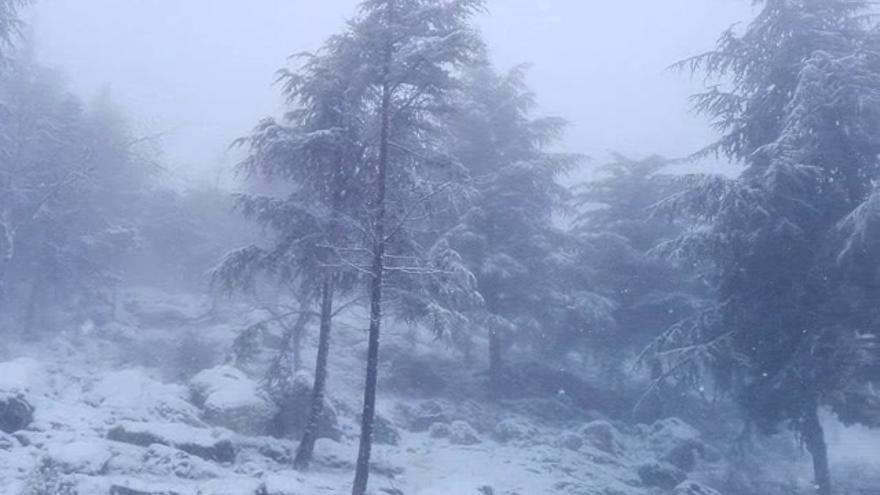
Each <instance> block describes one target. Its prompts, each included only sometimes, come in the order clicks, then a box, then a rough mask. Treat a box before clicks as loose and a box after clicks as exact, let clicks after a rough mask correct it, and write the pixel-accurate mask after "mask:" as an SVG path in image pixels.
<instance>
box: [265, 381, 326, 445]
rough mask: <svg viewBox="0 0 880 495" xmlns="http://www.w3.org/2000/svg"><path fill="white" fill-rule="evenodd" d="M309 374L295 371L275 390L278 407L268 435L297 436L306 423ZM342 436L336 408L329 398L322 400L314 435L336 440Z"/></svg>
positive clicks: (310, 397)
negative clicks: (283, 384)
mask: <svg viewBox="0 0 880 495" xmlns="http://www.w3.org/2000/svg"><path fill="white" fill-rule="evenodd" d="M313 382H314V380H313V379H312V376H311V375H310V374H309V373H307V372H305V371H299V372H297V373H296V374H295V375H294V376H293V378H292V379H291V380H289V383H288V384H287V386H286V387H284V388H283V389H282V390H280V391H279V392H278V395H279V396H280V397H279V398H278V399H277V403H278V408H277V412H276V414H275V417H274V419H273V421H272V434H273V435H274V436H277V437H284V438H298V437H299V435H300V434H301V433H302V431H303V429H304V428H305V426H306V423H307V421H308V418H309V411H310V409H311V403H312V383H313ZM341 435H342V432H341V431H340V428H339V419H338V415H337V412H336V408H335V407H333V404H332V403H331V402H330V401H329V400H326V399H325V400H324V405H323V407H322V409H321V419H320V420H319V422H318V436H319V437H321V438H331V439H334V440H338V439H339V438H340V437H341Z"/></svg>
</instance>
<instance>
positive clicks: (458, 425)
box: [449, 420, 482, 445]
mask: <svg viewBox="0 0 880 495" xmlns="http://www.w3.org/2000/svg"><path fill="white" fill-rule="evenodd" d="M449 441H450V442H451V443H453V444H455V445H476V444H478V443H482V441H481V440H480V437H479V436H477V431H476V430H474V428H473V427H472V426H471V425H470V423H468V422H467V421H461V420H459V421H453V422H452V424H451V425H449Z"/></svg>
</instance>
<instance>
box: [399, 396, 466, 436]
mask: <svg viewBox="0 0 880 495" xmlns="http://www.w3.org/2000/svg"><path fill="white" fill-rule="evenodd" d="M399 412H400V415H401V416H402V417H403V422H404V425H405V427H406V428H407V429H408V430H410V431H417V432H420V431H428V429H429V428H431V425H433V424H435V423H449V422H450V421H452V420H453V418H454V416H455V410H454V407H452V406H451V405H450V404H448V403H446V402H445V401H438V400H427V401H424V402H421V403H419V404H418V405H416V406H415V407H409V406H405V405H403V406H400V407H399Z"/></svg>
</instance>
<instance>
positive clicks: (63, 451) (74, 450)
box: [48, 438, 113, 475]
mask: <svg viewBox="0 0 880 495" xmlns="http://www.w3.org/2000/svg"><path fill="white" fill-rule="evenodd" d="M48 457H49V459H51V461H52V462H53V463H54V464H55V465H56V466H58V469H59V470H60V471H61V472H63V473H65V474H71V473H79V474H89V475H95V474H100V473H102V472H104V471H105V470H106V469H107V465H108V463H109V461H110V459H111V458H112V457H113V453H112V451H111V449H110V447H109V446H108V442H107V441H106V440H103V439H100V438H89V439H83V440H76V441H73V442H69V443H59V444H52V445H50V446H49V448H48Z"/></svg>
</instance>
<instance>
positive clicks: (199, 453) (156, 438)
mask: <svg viewBox="0 0 880 495" xmlns="http://www.w3.org/2000/svg"><path fill="white" fill-rule="evenodd" d="M107 438H108V439H110V440H114V441H117V442H123V443H128V444H132V445H139V446H141V447H149V446H151V445H154V444H159V445H165V446H168V447H174V448H176V449H178V450H182V451H184V452H186V453H188V454H191V455H194V456H196V457H201V458H202V459H205V460H208V461H215V462H220V463H229V462H232V461H234V460H235V453H236V452H235V446H234V444H233V443H232V441H231V440H230V439H229V438H226V437H225V436H224V434H222V433H220V432H217V431H210V430H205V429H201V428H194V427H191V426H187V425H184V424H180V423H135V422H130V421H126V422H122V423H120V424H118V425H116V426H114V427H113V428H111V429H110V431H109V432H107Z"/></svg>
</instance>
